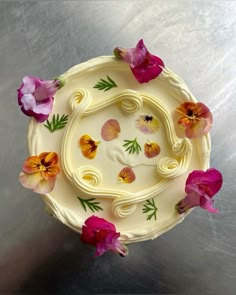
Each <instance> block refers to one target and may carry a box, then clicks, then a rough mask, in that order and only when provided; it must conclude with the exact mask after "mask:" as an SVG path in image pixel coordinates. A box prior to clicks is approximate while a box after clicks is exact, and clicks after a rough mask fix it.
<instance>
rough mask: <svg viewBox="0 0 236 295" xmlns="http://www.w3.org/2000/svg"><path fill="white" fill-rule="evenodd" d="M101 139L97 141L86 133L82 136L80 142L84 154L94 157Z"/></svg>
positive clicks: (88, 157)
mask: <svg viewBox="0 0 236 295" xmlns="http://www.w3.org/2000/svg"><path fill="white" fill-rule="evenodd" d="M99 143H100V142H99V141H95V140H94V139H92V137H91V136H89V135H88V134H85V135H83V136H81V137H80V140H79V144H80V148H81V151H82V154H83V156H84V157H85V158H87V159H90V160H91V159H93V158H94V157H95V156H96V154H97V148H98V145H99Z"/></svg>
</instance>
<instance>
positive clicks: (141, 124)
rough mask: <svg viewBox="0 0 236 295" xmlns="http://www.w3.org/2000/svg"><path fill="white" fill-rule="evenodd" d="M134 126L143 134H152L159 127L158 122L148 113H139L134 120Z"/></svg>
mask: <svg viewBox="0 0 236 295" xmlns="http://www.w3.org/2000/svg"><path fill="white" fill-rule="evenodd" d="M135 123H136V128H138V129H139V130H140V131H141V132H143V133H144V134H152V133H155V132H157V131H158V130H159V129H160V122H159V121H158V120H157V119H156V118H154V117H153V116H149V115H141V116H139V117H138V119H137V120H136V122H135Z"/></svg>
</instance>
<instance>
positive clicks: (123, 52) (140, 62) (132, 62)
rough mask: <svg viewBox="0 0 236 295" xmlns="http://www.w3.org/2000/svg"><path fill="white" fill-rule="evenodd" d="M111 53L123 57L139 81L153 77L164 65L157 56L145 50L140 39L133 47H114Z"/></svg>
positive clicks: (158, 73)
mask: <svg viewBox="0 0 236 295" xmlns="http://www.w3.org/2000/svg"><path fill="white" fill-rule="evenodd" d="M113 53H114V55H115V57H117V58H119V59H123V60H125V61H126V62H127V63H128V64H129V66H130V69H131V71H132V72H133V75H134V77H135V79H136V80H137V81H138V82H139V83H145V82H149V81H150V80H152V79H155V78H156V77H157V76H159V75H160V73H161V72H162V70H163V68H164V67H165V65H164V63H163V61H162V60H161V59H160V58H159V57H157V56H155V55H152V54H151V53H150V52H149V51H148V50H147V48H146V46H145V45H144V42H143V40H142V39H141V40H139V42H138V44H137V45H136V47H135V48H129V49H125V48H122V47H116V48H115V49H114V51H113Z"/></svg>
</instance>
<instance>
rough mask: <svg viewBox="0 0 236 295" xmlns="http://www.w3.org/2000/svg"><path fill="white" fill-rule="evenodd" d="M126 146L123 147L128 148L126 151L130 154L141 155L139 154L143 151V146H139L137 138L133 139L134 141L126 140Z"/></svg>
mask: <svg viewBox="0 0 236 295" xmlns="http://www.w3.org/2000/svg"><path fill="white" fill-rule="evenodd" d="M124 142H125V143H124V144H123V147H125V148H126V150H125V151H127V152H129V154H134V153H136V154H139V152H140V151H141V150H142V148H141V146H140V145H139V144H138V142H137V138H135V139H133V140H127V139H125V140H124Z"/></svg>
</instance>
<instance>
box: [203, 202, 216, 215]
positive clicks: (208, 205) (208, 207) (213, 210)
mask: <svg viewBox="0 0 236 295" xmlns="http://www.w3.org/2000/svg"><path fill="white" fill-rule="evenodd" d="M212 205H213V202H212V201H211V200H208V201H206V200H204V202H202V203H201V205H200V207H201V208H203V209H206V210H207V211H208V212H211V213H218V212H219V209H216V208H214V207H213V206H212Z"/></svg>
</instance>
